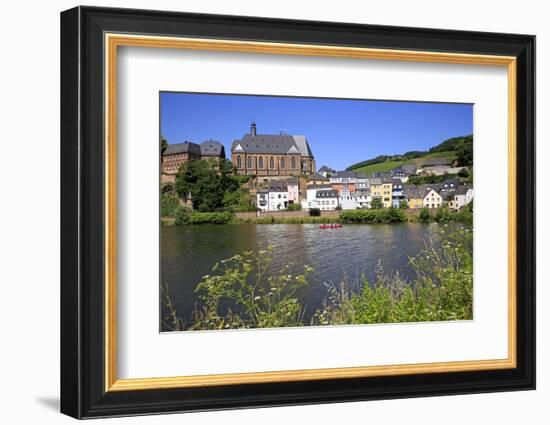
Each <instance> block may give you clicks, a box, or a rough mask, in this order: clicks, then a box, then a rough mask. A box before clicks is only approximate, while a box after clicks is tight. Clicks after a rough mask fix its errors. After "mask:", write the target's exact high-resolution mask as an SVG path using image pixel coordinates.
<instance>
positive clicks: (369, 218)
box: [340, 208, 408, 224]
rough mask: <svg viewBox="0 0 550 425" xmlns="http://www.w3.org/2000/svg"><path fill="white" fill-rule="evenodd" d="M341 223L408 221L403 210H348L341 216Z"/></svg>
mask: <svg viewBox="0 0 550 425" xmlns="http://www.w3.org/2000/svg"><path fill="white" fill-rule="evenodd" d="M340 221H341V222H342V223H345V224H353V223H400V222H405V221H408V218H407V216H406V215H405V213H404V212H403V210H402V209H398V208H382V209H379V210H346V211H342V213H341V214H340Z"/></svg>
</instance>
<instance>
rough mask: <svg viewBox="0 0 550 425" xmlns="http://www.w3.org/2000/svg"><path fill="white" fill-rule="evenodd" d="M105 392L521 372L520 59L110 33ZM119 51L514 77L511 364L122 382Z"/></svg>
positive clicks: (510, 186) (345, 369) (423, 365)
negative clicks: (318, 60)
mask: <svg viewBox="0 0 550 425" xmlns="http://www.w3.org/2000/svg"><path fill="white" fill-rule="evenodd" d="M104 42H105V77H106V78H105V81H106V83H105V141H104V143H105V188H104V189H105V377H104V378H105V391H135V390H151V389H167V388H182V387H204V386H214V385H235V384H253V383H269V382H288V381H311V380H321V379H338V378H357V377H374V376H390V375H410V374H416V373H446V372H463V371H482V370H496V369H510V368H515V367H516V364H517V358H516V326H517V323H516V284H517V282H516V253H517V240H516V238H517V235H516V202H517V201H516V84H517V77H516V58H515V57H513V56H492V55H477V54H459V53H442V52H423V51H409V50H391V49H370V48H357V47H339V46H338V47H337V46H325V45H307V44H285V43H266V42H255V41H234V40H212V39H197V38H178V37H158V36H144V35H127V34H114V33H107V34H105V40H104ZM120 46H133V47H149V48H170V49H190V50H209V51H228V52H248V53H263V54H280V55H302V56H325V57H342V58H355V59H376V60H398V61H408V62H434V63H451V64H470V65H494V66H504V67H507V71H508V357H507V358H506V359H495V360H470V361H454V362H436V363H419V364H398V365H382V366H363V367H343V368H326V369H305V370H288V371H270V372H252V373H230V374H214V375H193V376H175V377H164V378H155V377H152V378H139V379H118V378H117V373H116V362H117V351H116V346H117V339H116V335H117V333H116V331H117V325H116V264H117V256H116V234H117V229H116V207H117V205H116V186H117V182H116V163H117V159H116V135H117V132H116V123H117V119H116V117H117V110H116V106H117V104H116V99H117V48H118V47H120Z"/></svg>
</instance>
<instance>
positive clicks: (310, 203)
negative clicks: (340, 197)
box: [302, 184, 332, 210]
mask: <svg viewBox="0 0 550 425" xmlns="http://www.w3.org/2000/svg"><path fill="white" fill-rule="evenodd" d="M321 190H332V186H331V185H329V184H321V185H309V186H307V188H306V198H305V199H303V200H302V209H304V210H309V209H310V208H320V207H319V206H318V205H317V191H321Z"/></svg>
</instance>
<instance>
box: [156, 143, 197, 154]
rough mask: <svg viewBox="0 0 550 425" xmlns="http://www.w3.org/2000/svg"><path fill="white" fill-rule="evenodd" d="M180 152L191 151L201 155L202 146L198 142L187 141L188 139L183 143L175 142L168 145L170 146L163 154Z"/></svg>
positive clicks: (190, 152)
mask: <svg viewBox="0 0 550 425" xmlns="http://www.w3.org/2000/svg"><path fill="white" fill-rule="evenodd" d="M180 153H189V154H192V155H197V156H200V154H201V147H200V145H198V144H197V143H193V142H187V141H185V142H183V143H174V144H172V145H168V147H167V148H166V150H165V151H164V153H163V156H164V155H174V154H180Z"/></svg>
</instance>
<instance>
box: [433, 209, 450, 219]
mask: <svg viewBox="0 0 550 425" xmlns="http://www.w3.org/2000/svg"><path fill="white" fill-rule="evenodd" d="M453 214H454V213H452V212H450V211H449V210H448V209H447V208H444V207H442V208H437V210H436V212H435V215H434V216H433V219H434V221H436V222H438V223H447V222H449V221H452V220H453Z"/></svg>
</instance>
